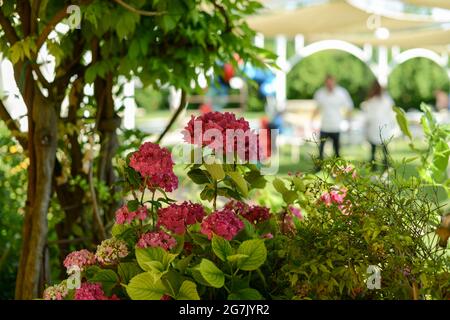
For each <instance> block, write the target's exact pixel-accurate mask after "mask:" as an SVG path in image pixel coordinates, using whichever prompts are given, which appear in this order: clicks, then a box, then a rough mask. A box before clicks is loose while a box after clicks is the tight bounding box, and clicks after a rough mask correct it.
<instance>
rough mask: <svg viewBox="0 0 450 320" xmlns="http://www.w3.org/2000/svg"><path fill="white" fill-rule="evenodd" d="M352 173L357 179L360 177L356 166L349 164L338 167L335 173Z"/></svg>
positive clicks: (336, 174) (337, 174)
mask: <svg viewBox="0 0 450 320" xmlns="http://www.w3.org/2000/svg"><path fill="white" fill-rule="evenodd" d="M350 173H351V174H352V178H353V179H356V178H357V177H358V174H357V172H356V168H355V167H353V166H352V165H347V166H345V167H338V168H337V169H336V170H334V172H333V175H334V176H339V175H346V174H350Z"/></svg>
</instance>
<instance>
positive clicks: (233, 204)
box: [224, 200, 270, 224]
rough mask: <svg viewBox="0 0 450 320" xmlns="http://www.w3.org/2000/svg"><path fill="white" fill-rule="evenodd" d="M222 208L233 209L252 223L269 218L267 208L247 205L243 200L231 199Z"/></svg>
mask: <svg viewBox="0 0 450 320" xmlns="http://www.w3.org/2000/svg"><path fill="white" fill-rule="evenodd" d="M224 208H225V209H229V210H233V211H234V212H235V213H236V214H237V215H240V216H242V217H243V218H245V219H247V220H248V221H249V222H251V223H253V224H257V223H259V222H263V221H266V220H268V219H270V211H269V209H268V208H266V207H262V206H256V205H255V206H249V205H248V204H246V203H244V202H241V201H234V200H232V201H230V202H228V203H227V204H226V205H225V207H224Z"/></svg>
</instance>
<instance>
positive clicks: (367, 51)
mask: <svg viewBox="0 0 450 320" xmlns="http://www.w3.org/2000/svg"><path fill="white" fill-rule="evenodd" d="M363 51H364V55H365V56H366V58H367V62H370V60H371V59H372V55H373V50H372V45H371V44H370V43H365V44H364V46H363Z"/></svg>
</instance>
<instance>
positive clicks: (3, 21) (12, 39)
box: [0, 9, 19, 46]
mask: <svg viewBox="0 0 450 320" xmlns="http://www.w3.org/2000/svg"><path fill="white" fill-rule="evenodd" d="M0 26H2V29H3V32H4V33H5V36H6V39H8V41H9V43H10V45H11V46H12V45H13V44H15V43H16V42H18V41H19V37H18V36H17V33H16V30H14V28H13V26H12V24H11V22H10V21H9V19H8V18H6V17H5V15H4V14H3V11H2V10H1V9H0Z"/></svg>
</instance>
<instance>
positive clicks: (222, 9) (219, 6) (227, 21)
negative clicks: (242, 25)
mask: <svg viewBox="0 0 450 320" xmlns="http://www.w3.org/2000/svg"><path fill="white" fill-rule="evenodd" d="M212 4H213V5H214V8H216V9H217V10H219V11H220V13H221V14H222V16H223V18H224V20H225V25H226V29H225V33H228V32H230V31H231V30H232V29H233V25H232V24H231V21H230V17H229V16H228V14H227V10H225V8H224V7H223V6H221V5H220V4H218V3H217V2H216V1H212Z"/></svg>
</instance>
